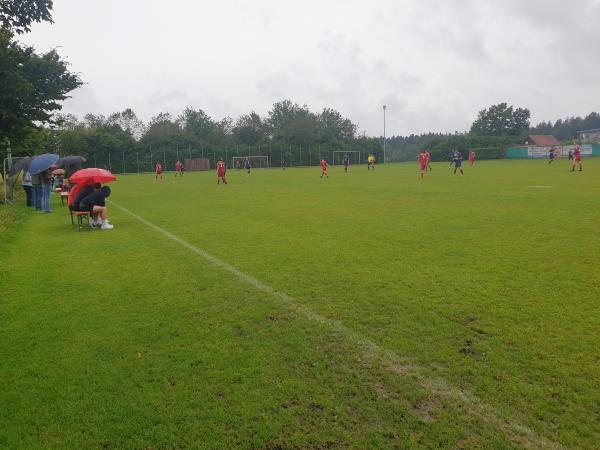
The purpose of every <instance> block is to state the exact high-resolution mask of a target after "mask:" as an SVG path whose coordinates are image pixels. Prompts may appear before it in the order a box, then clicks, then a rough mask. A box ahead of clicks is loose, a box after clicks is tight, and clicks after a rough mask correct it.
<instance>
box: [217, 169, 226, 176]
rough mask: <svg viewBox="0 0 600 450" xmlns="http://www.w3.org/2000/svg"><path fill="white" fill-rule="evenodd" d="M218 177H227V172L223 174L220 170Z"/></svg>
mask: <svg viewBox="0 0 600 450" xmlns="http://www.w3.org/2000/svg"><path fill="white" fill-rule="evenodd" d="M217 176H218V177H219V178H221V177H224V176H225V172H221V171H220V170H219V171H218V172H217Z"/></svg>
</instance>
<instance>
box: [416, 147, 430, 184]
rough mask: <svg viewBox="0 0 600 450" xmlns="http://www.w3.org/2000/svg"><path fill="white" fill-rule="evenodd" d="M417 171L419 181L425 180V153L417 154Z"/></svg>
mask: <svg viewBox="0 0 600 450" xmlns="http://www.w3.org/2000/svg"><path fill="white" fill-rule="evenodd" d="M418 159H419V171H420V172H421V179H423V178H425V172H427V164H428V160H427V152H419V156H418Z"/></svg>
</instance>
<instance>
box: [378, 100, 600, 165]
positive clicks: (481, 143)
mask: <svg viewBox="0 0 600 450" xmlns="http://www.w3.org/2000/svg"><path fill="white" fill-rule="evenodd" d="M495 106H501V107H503V106H506V104H501V105H495ZM493 108H494V107H491V108H490V109H488V110H483V111H482V112H480V113H479V114H480V117H478V120H479V119H481V118H482V117H484V118H485V116H486V115H489V113H490V110H491V109H493ZM508 108H510V107H507V109H508ZM500 109H504V108H500ZM522 111H524V112H525V116H527V120H526V121H524V123H523V124H522V125H525V123H527V124H528V110H522ZM482 113H484V114H482ZM480 122H481V121H480ZM506 123H510V121H509V120H508V119H507V120H506ZM484 128H485V127H484ZM597 128H600V114H598V113H597V112H592V113H590V114H588V115H587V116H585V117H583V118H582V117H567V118H565V119H558V120H557V121H556V122H554V123H552V122H549V121H548V122H540V123H539V124H537V125H536V126H533V127H531V126H528V127H525V126H523V127H516V128H513V129H510V126H508V127H507V128H505V129H490V128H489V127H488V128H487V129H484V130H481V131H482V132H480V131H479V127H478V121H477V120H476V121H475V122H474V123H473V126H472V127H471V130H470V131H469V132H468V133H458V132H457V133H453V134H450V133H448V134H444V133H425V134H411V135H410V136H392V137H390V138H387V139H386V151H387V153H388V159H389V160H390V161H406V160H412V159H414V158H415V157H416V155H417V153H418V151H419V149H421V148H427V149H429V150H430V151H431V152H432V154H433V155H434V158H435V159H437V160H440V159H443V160H445V159H447V156H449V155H450V152H451V150H452V149H453V148H458V149H459V150H467V149H470V148H476V149H480V150H481V151H480V152H478V153H480V154H481V156H482V157H486V156H487V157H490V158H494V157H498V156H499V153H500V152H501V151H502V150H503V149H504V148H506V147H507V146H509V145H512V144H515V143H518V142H520V141H521V140H522V139H524V138H525V137H526V136H528V135H530V134H551V135H553V136H555V137H556V138H557V139H558V140H560V141H562V142H565V143H572V142H574V140H575V139H576V138H577V132H579V131H583V130H590V129H597Z"/></svg>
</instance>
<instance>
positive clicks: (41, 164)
mask: <svg viewBox="0 0 600 450" xmlns="http://www.w3.org/2000/svg"><path fill="white" fill-rule="evenodd" d="M58 158H59V156H58V155H53V154H50V153H46V154H44V155H40V156H36V157H35V158H33V159H32V160H31V164H29V173H30V174H31V175H37V174H38V173H41V172H43V171H44V170H48V169H49V168H50V166H51V165H53V164H56V161H58Z"/></svg>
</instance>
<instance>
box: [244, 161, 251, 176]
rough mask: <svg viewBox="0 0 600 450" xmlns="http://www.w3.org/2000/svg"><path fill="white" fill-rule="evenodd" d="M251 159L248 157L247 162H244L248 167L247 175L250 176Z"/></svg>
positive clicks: (245, 166)
mask: <svg viewBox="0 0 600 450" xmlns="http://www.w3.org/2000/svg"><path fill="white" fill-rule="evenodd" d="M250 167H251V166H250V160H249V159H248V158H246V162H245V163H244V168H245V169H246V176H247V177H249V176H250Z"/></svg>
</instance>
